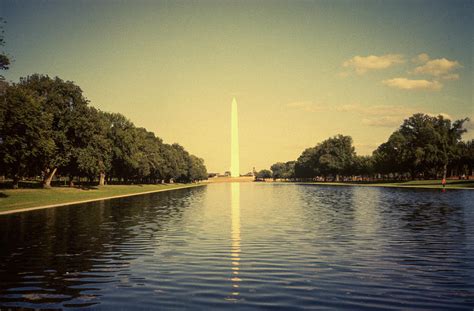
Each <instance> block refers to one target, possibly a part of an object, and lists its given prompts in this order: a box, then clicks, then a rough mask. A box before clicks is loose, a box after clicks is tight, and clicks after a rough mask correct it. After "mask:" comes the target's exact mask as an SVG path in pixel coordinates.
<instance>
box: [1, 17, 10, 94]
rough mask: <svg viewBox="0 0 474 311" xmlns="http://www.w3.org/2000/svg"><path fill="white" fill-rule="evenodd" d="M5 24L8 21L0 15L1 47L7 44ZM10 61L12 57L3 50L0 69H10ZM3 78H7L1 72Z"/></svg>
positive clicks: (3, 85)
mask: <svg viewBox="0 0 474 311" xmlns="http://www.w3.org/2000/svg"><path fill="white" fill-rule="evenodd" d="M5 24H6V21H5V20H4V19H3V18H1V17H0V47H2V48H3V47H4V46H5V29H4V26H5ZM10 63H11V61H10V57H9V56H8V55H7V53H6V52H5V51H3V50H2V51H1V52H0V70H8V69H9V68H10ZM3 80H5V77H4V76H3V75H1V74H0V82H3ZM1 87H2V88H4V87H6V85H5V84H2V85H1Z"/></svg>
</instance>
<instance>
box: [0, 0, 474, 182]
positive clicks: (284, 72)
mask: <svg viewBox="0 0 474 311" xmlns="http://www.w3.org/2000/svg"><path fill="white" fill-rule="evenodd" d="M473 3H474V2H472V1H469V0H466V1H457V0H455V1H357V2H355V1H255V2H252V1H101V2H93V1H8V0H4V1H1V3H0V16H1V17H3V18H4V19H5V20H6V22H7V24H6V26H5V41H6V45H5V47H4V49H5V51H6V52H7V53H8V54H9V55H11V56H12V57H13V59H14V62H13V64H12V65H11V68H10V70H9V71H7V72H5V73H4V75H5V77H6V78H7V79H8V80H11V81H18V79H19V78H20V77H24V76H27V75H29V74H32V73H41V74H48V75H50V76H59V77H60V78H62V79H64V80H71V81H74V82H75V83H77V84H78V85H79V86H80V87H81V88H82V89H83V91H84V94H85V96H86V97H87V98H88V99H89V100H90V102H91V105H92V106H94V107H97V108H99V109H101V110H104V111H111V112H119V113H122V114H123V115H125V116H126V117H128V118H129V119H130V120H131V121H133V122H134V123H135V125H136V126H138V127H145V128H146V129H148V130H150V131H153V132H155V134H156V135H157V136H159V137H161V138H163V139H164V141H165V142H167V143H173V142H177V143H179V144H181V145H182V146H184V147H185V148H186V149H187V150H188V151H189V152H191V153H193V154H195V155H197V156H199V157H202V158H203V159H204V160H205V164H206V166H207V168H208V171H209V172H221V173H222V172H224V171H226V170H229V169H230V166H231V163H230V149H231V148H230V144H231V142H230V135H229V134H230V126H231V118H230V116H231V113H230V112H231V111H230V109H231V105H230V103H231V101H232V98H233V97H235V98H236V100H237V102H238V105H239V138H240V172H241V173H246V172H249V171H251V170H252V168H253V167H255V168H256V169H257V170H259V169H263V168H268V167H269V166H270V165H271V164H272V163H275V162H277V161H289V160H295V159H296V158H297V157H298V156H299V155H300V153H301V152H302V151H303V150H304V149H305V148H307V147H312V146H314V145H316V144H317V143H319V142H321V141H322V140H324V139H326V138H328V137H330V136H334V135H336V134H344V135H350V136H352V138H353V140H354V145H355V147H356V151H357V153H358V154H370V153H371V152H372V151H373V150H374V149H375V148H376V147H377V146H378V145H379V144H380V143H382V142H384V141H386V140H387V139H388V137H389V135H390V134H391V133H392V132H393V131H394V130H395V129H396V128H397V127H398V126H399V125H400V124H401V123H402V121H403V119H404V118H407V117H409V116H410V115H412V114H413V113H416V112H423V113H429V114H443V115H446V116H448V117H450V118H452V119H459V118H464V117H470V118H471V119H473V118H474V108H473V107H474V103H473V97H472V88H473V67H472V66H473V64H472V62H473V58H472V55H473V54H472V42H473V41H472V38H473V36H472V35H473V29H474V25H473V23H474V22H473V19H472V12H473ZM473 124H474V122H470V123H468V128H469V129H470V132H469V133H468V134H466V135H465V138H474V134H473V133H472V132H474V126H473Z"/></svg>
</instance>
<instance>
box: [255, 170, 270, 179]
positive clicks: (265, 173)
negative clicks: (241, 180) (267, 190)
mask: <svg viewBox="0 0 474 311" xmlns="http://www.w3.org/2000/svg"><path fill="white" fill-rule="evenodd" d="M256 177H257V178H258V179H267V178H272V172H271V171H270V170H261V171H259V172H258V173H257V176H256Z"/></svg>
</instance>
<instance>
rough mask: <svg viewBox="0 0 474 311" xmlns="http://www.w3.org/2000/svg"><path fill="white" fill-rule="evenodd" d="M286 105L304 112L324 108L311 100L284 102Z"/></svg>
mask: <svg viewBox="0 0 474 311" xmlns="http://www.w3.org/2000/svg"><path fill="white" fill-rule="evenodd" d="M286 107H288V108H293V109H297V110H302V111H306V112H317V111H322V110H324V107H323V106H322V105H318V104H315V103H313V102H312V101H295V102H291V103H288V104H286Z"/></svg>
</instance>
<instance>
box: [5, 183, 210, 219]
mask: <svg viewBox="0 0 474 311" xmlns="http://www.w3.org/2000/svg"><path fill="white" fill-rule="evenodd" d="M205 185H206V183H198V184H194V185H185V186H181V187H173V188H169V189H156V190H148V191H144V192H136V193H128V194H119V195H113V196H107V197H101V198H93V199H86V200H79V201H71V202H64V203H56V204H48V205H41V206H35V207H24V208H17V209H12V210H6V211H0V216H1V215H9V214H14V213H23V212H29V211H35V210H40V209H47V208H53V207H60V206H68V205H75V204H83V203H90V202H96V201H102V200H111V199H118V198H125V197H132V196H137V195H144V194H150V193H156V192H164V191H172V190H179V189H186V188H194V187H200V186H205Z"/></svg>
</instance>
